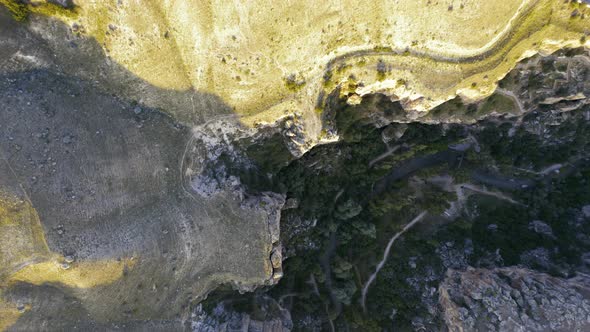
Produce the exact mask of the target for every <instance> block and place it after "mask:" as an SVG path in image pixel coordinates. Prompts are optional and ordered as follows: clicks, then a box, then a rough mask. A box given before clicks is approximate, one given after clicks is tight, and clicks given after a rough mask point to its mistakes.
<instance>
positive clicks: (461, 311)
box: [439, 267, 590, 332]
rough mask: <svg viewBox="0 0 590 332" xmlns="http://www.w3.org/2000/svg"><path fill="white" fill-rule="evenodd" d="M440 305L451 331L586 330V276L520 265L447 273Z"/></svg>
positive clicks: (589, 303)
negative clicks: (565, 276) (568, 275)
mask: <svg viewBox="0 0 590 332" xmlns="http://www.w3.org/2000/svg"><path fill="white" fill-rule="evenodd" d="M439 294H440V297H439V304H440V306H441V310H442V314H443V318H444V321H445V323H446V325H447V327H448V329H449V330H450V331H453V332H460V331H506V332H508V331H588V330H589V329H590V277H589V276H587V275H579V276H578V277H575V278H572V279H562V278H556V277H552V276H549V275H547V274H544V273H539V272H535V271H532V270H528V269H523V268H518V267H507V268H497V269H492V270H490V269H473V268H470V269H468V270H466V271H457V270H448V271H447V275H446V279H445V280H444V281H443V282H442V283H441V285H440V287H439Z"/></svg>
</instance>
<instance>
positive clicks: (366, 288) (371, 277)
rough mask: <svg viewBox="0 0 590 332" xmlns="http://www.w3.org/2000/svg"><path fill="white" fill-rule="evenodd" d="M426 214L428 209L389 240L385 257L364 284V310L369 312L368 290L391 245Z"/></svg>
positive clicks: (362, 303)
mask: <svg viewBox="0 0 590 332" xmlns="http://www.w3.org/2000/svg"><path fill="white" fill-rule="evenodd" d="M425 215H426V211H422V213H420V214H419V215H418V216H417V217H416V218H414V220H412V221H410V222H409V223H408V224H406V225H405V226H404V228H402V230H401V231H399V232H397V233H396V234H395V235H394V236H393V237H392V238H391V240H389V243H388V244H387V247H385V252H384V253H383V259H382V260H381V262H379V264H377V268H376V269H375V272H373V274H372V275H371V276H370V277H369V280H367V282H366V283H365V286H363V292H362V296H361V306H362V307H363V311H364V312H367V308H366V307H365V300H366V297H367V292H368V291H369V287H370V286H371V284H372V283H373V281H375V279H376V278H377V273H379V271H381V269H382V268H383V266H384V265H385V262H386V261H387V258H388V257H389V252H390V251H391V247H392V246H393V243H394V242H395V240H397V239H398V238H399V237H400V236H402V235H403V234H404V233H405V232H406V231H408V230H409V229H410V228H412V227H413V226H414V225H416V224H417V223H418V222H419V221H420V220H422V218H424V216H425Z"/></svg>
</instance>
